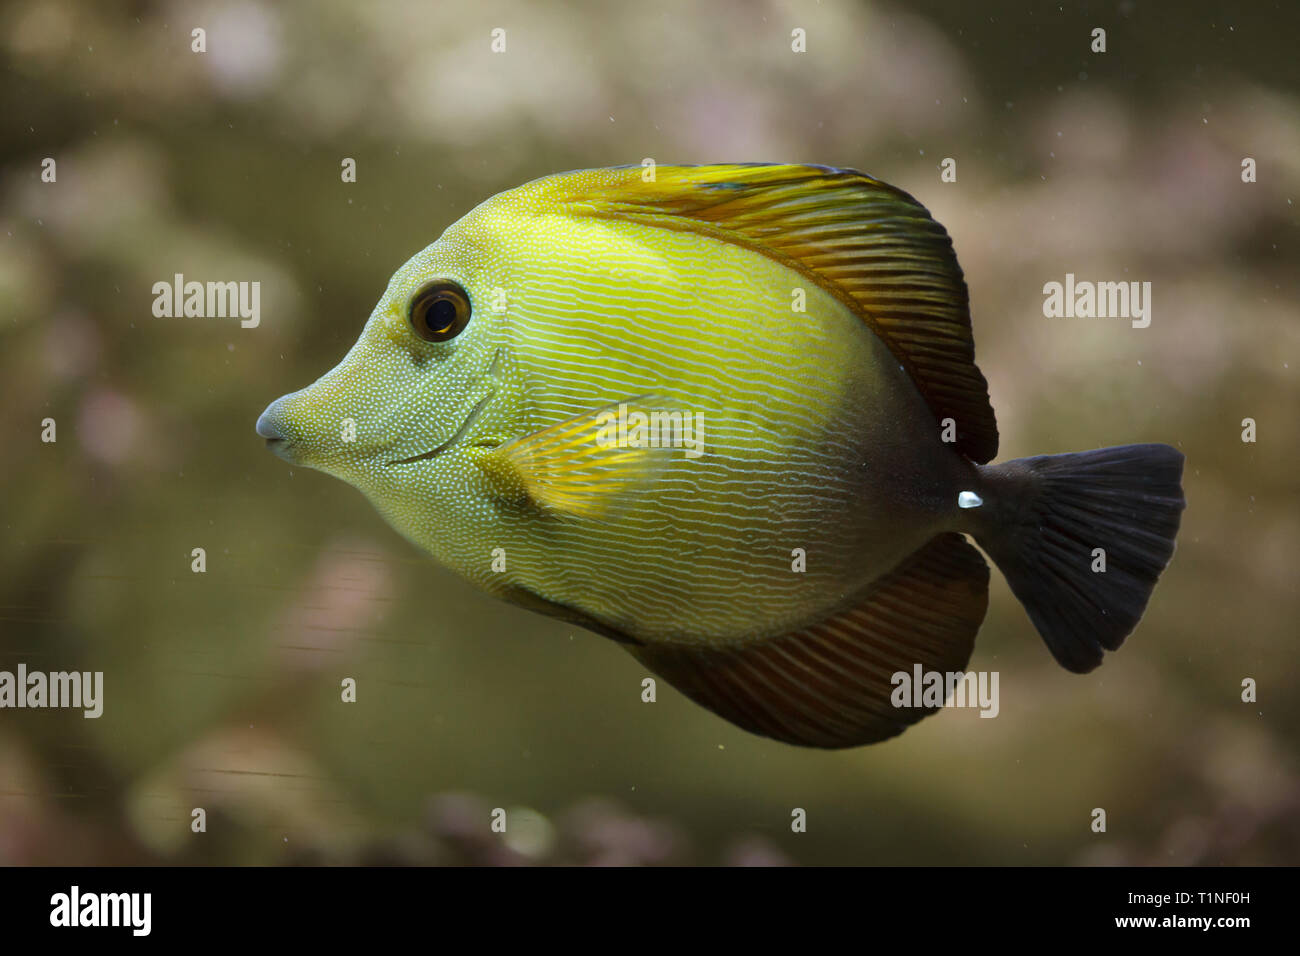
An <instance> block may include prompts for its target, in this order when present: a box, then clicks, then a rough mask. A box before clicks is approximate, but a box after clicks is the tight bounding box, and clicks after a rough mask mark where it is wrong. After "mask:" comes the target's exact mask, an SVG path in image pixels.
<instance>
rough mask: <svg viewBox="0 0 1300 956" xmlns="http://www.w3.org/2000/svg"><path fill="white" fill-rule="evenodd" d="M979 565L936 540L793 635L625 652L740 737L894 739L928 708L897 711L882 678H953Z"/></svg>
mask: <svg viewBox="0 0 1300 956" xmlns="http://www.w3.org/2000/svg"><path fill="white" fill-rule="evenodd" d="M988 580H989V570H988V565H987V564H985V562H984V559H983V557H982V556H981V555H980V553H979V552H978V551H977V550H975V548H974V547H973V546H971V545H970V544H969V543H968V542H967V541H966V539H965V538H964V537H962V536H961V535H959V534H942V535H939V536H938V537H936V538H935V539H934V540H932V541H930V542H929V543H928V544H926V545H925V546H924V547H922V548H921V549H920V550H918V551H916V552H915V553H914V554H912V555H911V556H910V557H908V558H906V559H905V560H904V561H903V562H902V563H901V564H900V565H899V566H898V567H897V568H895V569H894V570H893V571H891V572H890V573H888V574H886V575H885V576H884V577H882V578H881V579H880V580H878V581H877V582H876V583H875V584H873V585H872V587H871V588H870V590H869V591H868V593H866V594H865V595H864V596H863V598H862V600H861V601H859V602H858V603H857V604H856V605H854V606H853V607H851V608H849V609H848V610H846V611H843V612H841V613H839V614H837V615H835V616H834V617H831V618H828V619H827V620H825V621H822V622H820V623H818V624H815V625H813V626H811V627H808V628H805V629H804V630H801V631H797V632H794V633H791V634H785V635H782V636H780V637H776V638H770V639H767V640H763V641H759V642H755V643H753V644H749V645H745V644H741V645H735V646H731V647H706V646H701V647H694V646H688V645H681V644H657V645H655V644H651V645H644V646H641V647H634V648H628V650H629V651H630V652H631V653H632V655H633V656H634V657H636V658H637V659H638V660H640V661H641V662H642V663H644V664H645V665H646V666H647V667H649V668H650V669H651V670H653V671H655V672H656V673H658V674H659V675H660V676H661V677H663V678H664V679H665V680H667V681H669V682H670V683H671V684H672V685H673V686H674V687H676V688H677V689H678V690H680V691H681V692H682V693H683V694H685V695H686V696H687V697H690V698H691V699H692V700H694V701H695V702H696V703H698V704H701V705H702V706H704V707H707V708H708V709H709V710H711V711H713V712H714V713H716V714H718V715H719V716H721V717H723V718H725V719H726V720H729V721H731V722H732V723H733V724H736V725H737V726H739V727H742V728H744V729H745V730H748V731H751V732H753V733H756V734H761V735H763V736H765V737H772V738H774V739H776V740H781V741H784V742H786V743H790V744H797V745H800V746H804V747H825V748H840V747H856V746H860V745H862V744H870V743H876V742H877V741H881V740H886V739H888V738H890V737H893V736H895V735H896V734H899V733H902V732H903V731H904V730H906V729H907V728H908V727H909V726H911V725H912V724H914V723H916V722H917V721H918V720H920V719H921V718H922V717H925V716H926V715H927V714H930V713H933V712H934V708H928V707H895V706H894V705H893V703H892V702H891V700H890V696H891V694H892V693H893V691H894V686H895V685H894V684H893V683H892V681H891V678H892V676H893V675H894V674H895V673H896V672H898V671H906V672H907V673H908V674H911V673H912V672H913V668H914V667H915V665H917V664H920V665H921V667H922V669H923V670H925V671H939V672H943V673H946V672H950V671H961V670H964V669H965V667H966V663H967V661H969V660H970V655H971V650H972V648H973V647H974V643H975V633H976V631H978V630H979V626H980V624H981V622H982V621H983V620H984V612H985V610H986V609H987V607H988Z"/></svg>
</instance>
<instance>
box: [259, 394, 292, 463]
mask: <svg viewBox="0 0 1300 956" xmlns="http://www.w3.org/2000/svg"><path fill="white" fill-rule="evenodd" d="M276 404H277V403H276V402H272V403H271V405H270V406H269V407H268V408H267V409H266V411H264V412H262V414H261V416H260V417H259V418H258V419H257V426H256V427H257V434H258V435H259V436H261V437H262V438H265V439H266V450H267V451H269V452H270V453H271V454H273V455H275V457H277V458H283V459H284V460H285V461H287V462H290V463H291V464H297V462H296V461H295V460H294V458H293V457H291V454H292V453H291V450H290V449H291V448H292V444H291V443H290V441H289V437H288V435H286V434H285V432H284V425H283V423H282V422H281V420H280V418H279V417H278V416H277V415H276V414H275V413H274V412H273V409H275V407H276Z"/></svg>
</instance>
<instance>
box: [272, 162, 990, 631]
mask: <svg viewBox="0 0 1300 956" xmlns="http://www.w3.org/2000/svg"><path fill="white" fill-rule="evenodd" d="M575 177H589V178H593V179H597V180H599V181H601V182H603V183H606V182H609V181H611V180H613V181H620V182H626V183H627V184H628V188H630V189H636V188H638V185H639V184H640V182H641V171H640V170H639V169H630V170H597V171H591V172H584V173H577V174H569V175H567V176H561V177H551V178H548V179H545V180H540V181H538V182H536V183H531V184H528V185H526V186H523V187H520V188H518V189H515V190H511V191H509V192H506V193H503V194H501V195H499V196H496V197H494V198H493V199H490V200H488V201H487V202H485V203H483V204H482V205H480V206H479V207H478V208H476V209H475V210H473V211H472V212H470V213H469V214H468V215H467V216H465V217H464V218H463V219H461V220H460V221H459V222H457V223H455V224H454V225H452V226H451V227H450V228H448V229H447V231H446V232H445V233H444V235H443V236H442V237H441V238H440V239H438V240H437V241H436V242H434V243H433V244H432V245H430V246H429V247H428V248H427V249H425V250H424V251H423V252H421V253H420V254H419V255H417V256H415V257H414V258H413V259H411V260H410V261H409V262H408V263H407V264H406V265H405V266H403V267H402V269H400V270H399V271H398V272H397V274H396V275H395V276H394V277H393V279H392V281H391V282H390V284H389V288H388V290H387V292H386V293H385V295H384V298H383V300H381V302H380V303H379V305H378V306H377V307H376V309H375V312H374V314H373V315H372V317H371V319H370V321H369V323H368V324H367V326H366V328H365V330H364V331H363V332H362V335H361V338H360V340H359V341H358V343H357V345H356V346H355V348H354V349H353V350H352V352H351V353H350V354H349V355H348V356H347V357H346V358H345V359H344V361H343V362H342V363H341V364H340V366H339V367H338V368H336V369H335V370H333V371H332V372H330V373H329V374H327V375H326V376H324V377H323V378H322V379H321V380H320V381H319V382H317V383H316V384H315V385H313V386H311V387H310V388H308V389H304V390H303V391H301V392H298V393H295V394H294V395H291V396H287V397H286V399H284V400H282V402H283V404H282V406H281V408H280V412H279V413H280V414H281V416H282V417H283V419H284V421H285V422H287V423H288V427H289V429H290V430H296V431H297V432H298V433H299V434H300V435H302V436H303V437H305V438H309V445H311V444H312V441H313V440H314V442H315V446H314V447H310V448H309V450H304V451H302V452H300V454H301V456H302V457H301V460H302V461H303V462H304V463H306V464H310V465H312V466H314V467H318V468H320V469H321V470H324V471H328V472H330V473H332V474H334V475H336V476H338V477H340V478H342V479H344V480H346V481H349V482H351V483H352V484H354V485H356V487H358V488H359V489H360V490H361V491H363V492H364V493H365V494H366V495H367V496H368V497H369V498H370V499H371V500H372V501H373V502H374V504H375V505H376V506H377V507H378V509H379V510H380V511H381V512H382V513H383V514H384V516H385V517H386V518H387V519H388V520H389V521H390V522H391V523H392V525H393V526H394V527H395V528H396V529H397V530H398V531H400V532H401V533H402V534H404V535H405V536H406V537H408V538H410V539H411V540H412V541H414V542H415V543H416V544H418V545H420V546H421V547H422V548H424V549H425V550H427V551H428V552H430V553H431V554H432V555H433V556H434V557H436V558H437V559H438V560H439V561H441V562H442V563H444V564H445V565H447V566H449V567H451V568H452V569H454V570H456V571H457V572H459V573H461V574H463V575H464V576H466V577H467V578H469V579H471V580H473V581H474V582H475V583H477V584H478V585H480V586H481V587H483V588H485V589H487V590H489V591H491V592H494V593H497V594H501V595H503V596H506V597H507V598H511V599H514V600H523V602H524V603H529V602H528V600H527V598H528V596H533V597H536V598H540V599H542V600H543V601H544V602H547V603H549V604H554V605H558V606H560V607H562V608H568V609H572V610H575V611H578V612H580V613H581V615H583V616H586V617H590V618H591V619H593V620H594V621H596V622H599V623H600V624H602V625H604V628H605V629H609V630H612V631H616V632H618V633H619V634H621V635H625V636H626V637H628V638H631V639H633V640H635V641H639V642H645V643H651V642H660V641H674V642H686V643H698V642H716V643H732V642H740V641H748V640H753V639H755V638H760V637H765V636H770V635H774V634H780V633H784V632H786V631H789V630H791V629H792V628H797V627H800V626H803V625H805V624H807V623H809V622H812V621H815V620H818V619H821V618H824V617H825V616H827V615H828V614H829V613H831V612H832V611H834V610H835V609H836V608H838V607H840V606H843V605H844V604H845V603H846V602H850V601H852V599H853V598H854V597H855V596H856V595H857V594H858V592H859V591H860V590H861V589H862V588H863V587H864V586H865V585H867V584H869V583H870V582H871V581H872V580H874V579H875V578H876V577H878V576H879V575H880V574H882V573H884V572H885V571H887V570H889V569H890V568H891V567H893V566H894V565H895V564H897V562H898V561H899V560H900V559H901V558H903V557H904V556H906V555H908V554H910V553H912V552H913V551H915V550H916V549H917V548H918V547H919V546H920V545H921V544H923V543H924V542H925V541H927V540H929V539H930V538H932V537H933V536H934V534H935V533H937V532H938V531H939V530H942V529H943V528H945V527H948V526H949V525H951V523H952V518H953V515H954V514H955V511H956V509H955V502H956V495H957V492H958V488H957V485H958V483H959V482H960V479H961V477H962V475H963V474H965V473H966V470H967V469H969V466H968V465H967V464H966V463H965V461H964V459H962V458H960V456H958V455H957V454H956V453H955V452H953V451H952V449H951V447H950V446H948V445H945V444H943V443H942V442H941V441H940V430H939V427H938V426H937V424H936V422H935V419H934V416H933V414H932V413H931V412H930V410H929V409H928V408H927V407H926V404H925V402H924V400H923V399H922V397H921V395H920V394H919V393H918V391H917V389H916V387H915V385H914V384H913V382H912V381H911V379H910V378H909V376H908V375H907V373H906V372H905V371H904V370H903V368H902V367H901V366H900V363H899V362H898V361H897V359H896V358H895V357H894V356H893V354H892V353H891V352H890V350H889V349H888V348H887V347H885V345H884V344H883V343H882V342H881V340H880V339H879V338H878V337H877V336H876V335H875V334H873V333H872V331H871V330H870V329H869V328H868V327H867V326H866V325H865V324H864V323H863V322H862V320H861V319H860V318H859V317H858V316H857V315H855V314H853V312H851V311H850V309H849V308H847V307H846V306H845V305H844V304H843V303H842V302H841V301H840V300H839V299H837V298H836V297H834V296H833V295H831V294H829V293H828V292H827V291H825V290H824V289H823V288H821V287H820V286H819V285H817V284H816V283H814V282H810V281H808V279H807V278H806V277H805V276H802V275H800V274H799V273H797V272H796V271H794V270H792V269H791V268H789V267H788V266H786V265H784V264H782V263H780V262H777V261H774V260H773V259H772V258H770V257H768V256H766V255H764V254H762V253H761V252H758V251H755V250H752V249H749V248H745V247H742V246H739V245H736V244H734V243H731V242H728V241H724V240H722V239H719V238H715V237H713V236H710V235H703V234H700V233H697V232H692V231H685V230H674V229H666V228H660V227H656V226H650V225H645V224H642V223H639V222H630V221H624V220H621V219H617V218H610V217H592V216H589V215H574V214H572V213H571V212H570V211H568V210H567V209H566V207H565V204H564V202H563V201H562V200H563V197H565V196H569V195H572V194H574V193H581V191H582V190H583V188H584V187H583V184H582V183H580V182H579V183H575V182H574V179H575ZM432 277H446V278H451V279H454V280H456V281H457V282H459V283H461V284H462V285H463V287H464V288H465V289H466V290H467V291H468V292H469V294H470V297H471V299H472V300H473V303H474V318H473V319H472V321H471V323H470V325H469V327H468V328H467V329H466V330H465V332H464V333H463V334H462V335H461V336H460V337H459V338H457V339H456V340H455V342H454V343H448V345H450V346H451V347H450V348H448V347H445V346H430V345H428V344H426V343H423V342H420V341H419V340H418V339H416V338H414V336H412V335H411V333H410V329H409V327H408V322H407V317H406V303H407V301H408V299H409V297H410V296H411V295H412V293H413V292H414V291H415V290H416V289H417V288H418V287H419V286H420V285H421V284H422V283H424V282H426V281H427V280H428V279H430V278H432ZM799 299H801V300H802V302H800V303H799V304H801V305H802V306H803V311H796V310H795V304H796V301H797V300H799ZM488 396H491V397H490V398H488ZM642 396H646V398H644V399H642V401H641V405H642V406H643V407H647V408H651V409H655V408H672V409H677V410H684V411H686V412H690V413H691V414H692V415H694V416H702V418H703V423H704V429H703V432H704V437H703V454H701V455H699V456H698V457H688V456H687V455H686V454H685V452H684V451H683V450H676V451H671V452H669V453H667V454H666V455H662V456H661V459H662V460H661V462H660V464H659V465H658V466H657V468H656V470H655V471H654V472H653V480H645V481H641V482H639V483H637V484H635V485H633V486H631V487H626V488H623V489H620V490H618V491H616V492H613V494H614V495H615V496H616V497H618V498H620V499H622V500H619V501H618V502H616V507H614V508H612V509H611V513H610V514H608V515H602V516H598V517H590V518H589V517H583V516H575V515H571V514H566V513H565V512H563V511H558V510H553V509H548V508H546V507H541V506H539V505H537V504H536V503H535V502H533V501H531V500H529V499H528V498H527V497H526V496H524V495H522V494H521V493H520V492H519V490H518V488H517V486H514V485H512V484H511V482H510V481H509V480H508V476H504V475H502V473H501V471H502V469H501V468H500V467H499V462H498V461H497V460H496V459H495V458H494V456H495V455H496V454H497V449H498V448H499V447H500V446H502V445H504V444H506V443H509V442H511V441H513V440H518V439H522V438H525V437H526V436H529V435H532V434H534V433H537V432H539V431H541V430H543V429H545V428H547V427H549V426H553V425H555V424H556V423H558V422H561V421H564V420H566V419H569V418H571V417H573V416H575V415H580V414H582V413H584V412H588V411H591V410H592V409H596V408H599V407H602V406H607V405H609V404H611V403H617V402H620V401H626V400H629V399H635V398H638V397H642ZM485 398H487V399H488V400H487V404H486V405H485V406H484V407H483V409H482V411H481V413H480V414H479V415H478V417H477V418H476V419H475V420H474V423H473V425H472V426H471V427H470V428H469V429H468V430H467V431H466V432H465V433H464V434H462V435H460V436H459V438H458V439H457V441H456V444H455V445H454V446H453V447H452V448H449V449H448V450H447V451H445V452H443V453H442V454H440V455H438V456H436V457H434V458H432V459H425V460H421V461H416V462H412V463H409V464H400V465H389V464H388V463H387V462H388V461H391V460H394V459H401V458H406V457H410V456H412V455H417V454H420V453H422V452H425V451H427V450H428V449H430V448H433V447H435V446H436V445H438V444H440V443H441V442H443V441H445V440H446V439H447V438H448V437H449V436H451V435H452V434H453V433H454V432H456V430H457V429H458V428H459V427H460V426H461V425H462V423H463V422H465V421H466V420H467V419H468V418H469V417H470V415H471V412H472V411H473V410H474V409H475V407H476V406H477V405H478V404H479V403H480V402H481V401H483V400H484V399H485ZM344 417H352V418H353V419H354V420H355V421H356V422H357V432H358V440H357V441H356V442H355V443H354V444H351V445H350V444H348V443H344V442H341V441H337V440H334V439H332V438H331V437H330V436H332V435H336V434H338V433H339V432H338V425H339V422H340V421H341V419H342V418H344ZM313 436H320V437H313ZM497 549H501V550H497ZM800 565H802V569H799V570H797V569H796V568H797V567H799V566H800ZM502 567H504V570H500V569H501V568H502Z"/></svg>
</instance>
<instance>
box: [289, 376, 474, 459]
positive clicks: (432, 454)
mask: <svg viewBox="0 0 1300 956" xmlns="http://www.w3.org/2000/svg"><path fill="white" fill-rule="evenodd" d="M496 396H497V393H496V390H495V389H493V390H492V391H490V392H488V393H487V395H485V396H484V397H483V398H481V399H480V400H479V402H478V404H477V405H475V406H474V407H473V408H472V409H470V413H469V415H467V416H466V417H465V421H463V422H461V425H460V427H459V428H457V429H456V432H455V434H453V435H452V436H451V437H450V438H448V439H447V440H446V441H445V442H443V443H442V444H441V445H439V446H438V447H437V448H431V449H429V450H428V451H426V452H421V453H420V454H418V455H412V456H411V457H410V458H397V459H394V460H393V461H390V462H388V464H389V465H390V466H391V465H412V464H414V463H415V462H417V461H427V460H428V459H430V458H436V457H437V456H438V455H441V454H442V453H443V452H444V451H446V450H447V449H449V448H451V447H452V446H453V445H455V444H457V443H458V442H459V441H460V440H461V439H462V438H464V437H465V433H466V432H468V431H469V430H470V429H471V428H473V427H474V423H475V422H477V421H478V420H479V418H480V417H481V416H482V415H483V412H484V410H485V409H486V408H487V407H488V404H489V403H491V401H492V399H494V398H496ZM267 445H268V447H269V445H270V440H268V442H267ZM273 450H274V449H273ZM277 454H278V452H277Z"/></svg>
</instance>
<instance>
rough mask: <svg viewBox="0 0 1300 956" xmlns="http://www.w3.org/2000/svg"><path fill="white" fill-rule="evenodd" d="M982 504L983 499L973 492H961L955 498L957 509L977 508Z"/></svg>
mask: <svg viewBox="0 0 1300 956" xmlns="http://www.w3.org/2000/svg"><path fill="white" fill-rule="evenodd" d="M982 504H984V499H983V498H981V497H980V496H979V495H977V494H975V492H973V491H963V492H962V493H961V494H959V495H958V496H957V507H958V508H978V507H979V506H980V505H982Z"/></svg>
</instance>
